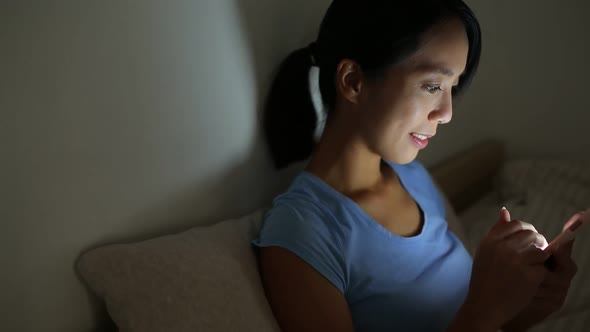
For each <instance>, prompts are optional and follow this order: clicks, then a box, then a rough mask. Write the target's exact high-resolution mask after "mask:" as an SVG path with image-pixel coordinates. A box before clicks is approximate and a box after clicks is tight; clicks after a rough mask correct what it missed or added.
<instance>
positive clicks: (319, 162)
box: [306, 114, 395, 195]
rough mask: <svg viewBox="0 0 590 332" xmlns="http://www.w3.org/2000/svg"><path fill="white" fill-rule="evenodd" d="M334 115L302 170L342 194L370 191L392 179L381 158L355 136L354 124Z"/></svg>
mask: <svg viewBox="0 0 590 332" xmlns="http://www.w3.org/2000/svg"><path fill="white" fill-rule="evenodd" d="M350 122H351V121H345V119H341V118H339V117H338V116H337V115H336V114H334V115H332V116H331V117H330V118H329V120H328V122H327V123H326V128H325V130H324V133H323V135H322V138H321V140H320V142H318V144H317V145H316V147H315V149H314V152H313V153H312V156H311V160H310V161H309V163H308V165H307V167H306V171H308V172H310V173H313V174H314V175H316V176H318V177H319V178H320V179H322V180H323V181H324V182H326V183H327V184H329V185H330V186H331V187H333V188H334V189H336V190H338V191H340V192H342V193H344V194H345V195H354V194H355V193H359V192H363V191H367V190H372V189H374V188H377V187H378V186H380V185H381V184H383V183H384V182H385V181H386V180H390V179H391V178H392V176H393V177H395V173H394V172H393V170H391V168H390V167H389V166H387V167H383V163H382V159H381V156H380V155H378V154H376V153H374V152H372V151H370V150H369V148H368V147H367V146H366V143H364V142H363V140H362V139H361V137H359V135H358V129H356V128H354V127H357V124H352V123H350Z"/></svg>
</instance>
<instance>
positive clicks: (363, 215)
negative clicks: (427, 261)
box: [301, 162, 430, 244]
mask: <svg viewBox="0 0 590 332" xmlns="http://www.w3.org/2000/svg"><path fill="white" fill-rule="evenodd" d="M386 163H387V164H388V165H389V166H390V167H391V168H393V170H394V171H395V172H396V174H397V177H398V179H399V182H400V184H401V185H402V187H403V188H404V189H405V190H406V191H407V192H408V194H409V195H410V197H411V198H412V200H413V201H414V203H415V204H416V205H417V206H418V209H419V210H420V211H422V213H421V214H422V229H421V230H420V233H419V234H417V235H414V236H410V237H405V236H401V235H398V234H395V233H393V232H392V231H390V230H388V229H387V228H385V227H383V225H381V224H380V223H379V222H377V220H375V219H373V218H372V217H371V216H370V215H369V214H368V213H367V212H365V210H363V209H362V208H361V207H360V206H359V205H358V204H357V203H356V202H355V201H354V200H352V199H350V198H349V197H348V196H346V195H344V194H342V193H341V192H339V191H338V190H336V189H334V188H333V187H332V186H330V185H329V184H327V183H326V182H324V180H322V179H320V178H319V177H317V176H316V175H314V174H312V173H310V172H307V171H303V172H302V174H301V175H303V176H304V177H306V178H308V179H310V180H311V181H312V182H314V183H315V184H316V185H317V186H318V187H319V189H320V190H322V191H324V192H326V193H327V194H329V195H331V196H333V197H334V198H336V199H337V200H338V201H340V202H344V203H345V204H346V206H347V207H349V208H350V209H351V210H352V211H353V212H354V214H355V215H357V216H359V219H361V220H362V222H363V223H364V224H366V225H368V227H371V228H372V229H374V230H375V231H377V232H378V233H380V234H382V235H384V236H386V237H387V238H390V239H392V240H395V241H398V242H400V243H407V244H411V243H415V242H419V241H423V239H424V238H425V237H426V234H427V233H428V231H429V230H430V213H429V211H427V210H426V209H424V204H423V202H421V201H420V200H419V199H418V197H420V198H421V195H417V193H416V192H415V191H414V189H413V188H412V186H409V185H408V184H409V183H408V182H407V181H409V180H408V179H405V177H406V176H407V174H405V173H406V172H407V169H405V166H404V165H397V164H394V163H391V162H386Z"/></svg>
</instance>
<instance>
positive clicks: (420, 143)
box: [410, 133, 433, 149]
mask: <svg viewBox="0 0 590 332" xmlns="http://www.w3.org/2000/svg"><path fill="white" fill-rule="evenodd" d="M432 136H433V135H426V134H419V133H411V134H410V138H411V139H412V141H413V142H414V144H415V145H416V146H417V147H418V149H424V148H426V147H427V146H428V139H429V138H430V137H432Z"/></svg>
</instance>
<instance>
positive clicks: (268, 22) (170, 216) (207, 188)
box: [84, 0, 329, 331]
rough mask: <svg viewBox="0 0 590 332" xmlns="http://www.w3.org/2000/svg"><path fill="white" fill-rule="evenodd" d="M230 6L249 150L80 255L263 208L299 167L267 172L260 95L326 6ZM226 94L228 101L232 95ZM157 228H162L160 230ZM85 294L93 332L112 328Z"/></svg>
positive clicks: (309, 35) (268, 1) (268, 0)
mask: <svg viewBox="0 0 590 332" xmlns="http://www.w3.org/2000/svg"><path fill="white" fill-rule="evenodd" d="M234 5H235V11H236V18H237V19H238V20H239V27H240V28H241V32H242V34H243V36H242V37H243V39H244V40H245V41H244V43H243V44H244V46H245V47H247V50H246V53H249V54H250V62H251V65H252V66H253V68H252V70H250V71H249V72H250V73H251V74H252V75H253V76H254V77H252V78H251V79H250V81H251V82H253V83H254V84H255V85H256V86H255V87H250V88H249V89H248V90H249V91H252V92H253V93H255V96H250V97H251V98H250V99H249V100H252V101H253V102H254V103H255V105H244V108H243V109H234V110H232V112H246V111H248V109H255V110H256V112H255V116H256V118H257V119H256V120H257V121H255V137H254V140H253V142H252V144H250V150H249V151H247V152H244V153H240V156H241V157H240V158H236V159H235V160H234V161H233V162H232V163H228V164H225V165H224V167H223V169H221V170H218V171H217V172H216V173H215V175H212V176H208V177H206V179H205V180H203V181H199V183H189V184H187V185H186V186H185V187H184V188H179V189H178V188H177V190H176V191H175V192H174V193H172V194H170V195H168V196H166V197H164V199H162V200H161V201H160V202H159V203H156V204H151V205H150V208H149V209H147V210H145V209H144V210H143V211H141V212H139V213H137V214H136V215H134V216H130V217H125V218H124V220H123V218H121V219H122V220H120V224H123V225H130V228H128V229H126V230H124V231H123V232H121V230H120V229H118V230H113V231H112V233H108V232H109V231H108V230H105V231H106V232H105V233H103V234H102V236H101V237H100V238H99V239H98V240H97V241H96V242H95V243H94V244H93V245H92V246H91V247H88V248H85V250H84V251H86V250H89V249H91V248H94V247H98V246H101V245H105V244H109V243H123V242H135V241H139V240H144V239H148V238H152V237H156V236H161V235H163V234H164V233H176V232H179V231H183V230H186V229H188V228H190V227H192V226H194V225H196V224H198V225H207V224H212V223H215V222H217V221H220V220H223V219H227V218H232V217H237V216H238V215H242V214H245V213H248V212H250V211H252V210H254V209H257V208H260V207H264V206H269V205H270V203H271V198H272V197H273V196H275V195H276V194H278V193H279V192H281V191H283V190H284V189H285V188H286V186H287V185H288V184H289V182H290V181H291V179H292V178H293V176H294V175H295V174H296V173H297V172H299V171H300V169H301V166H302V165H301V164H299V165H294V166H292V167H290V168H288V169H286V170H284V171H280V172H277V171H274V170H273V169H272V165H271V162H270V159H269V156H268V153H267V147H266V144H265V142H264V139H263V136H262V132H261V128H260V127H261V126H260V123H261V121H260V120H261V118H262V114H263V105H264V100H265V98H266V94H267V93H268V90H269V87H270V83H271V82H272V78H273V76H274V73H275V71H276V69H277V67H278V65H279V63H280V61H282V60H283V59H284V58H285V57H286V56H287V55H288V54H289V53H290V52H291V51H293V50H295V49H296V48H300V47H304V46H306V45H307V44H308V43H310V42H311V41H312V40H314V39H315V37H316V33H317V29H318V26H319V22H320V20H321V17H322V15H323V13H324V12H325V9H326V8H327V6H328V5H329V1H315V2H314V3H313V4H308V5H306V6H302V5H301V3H298V2H293V1H289V0H280V1H277V0H263V1H260V0H258V1H256V0H239V1H238V0H236V1H235V3H234ZM145 56H146V57H147V56H149V54H145ZM245 62H246V63H247V62H248V61H245ZM220 65H221V66H223V64H220ZM228 86H232V87H235V85H229V84H228ZM228 93H229V95H232V91H228ZM238 125H239V124H238ZM235 126H236V124H228V127H227V128H219V130H232V127H235ZM209 144H211V145H214V144H215V141H214V140H211V141H210V143H209ZM196 152H197V153H198V152H199V151H196ZM114 222H115V223H117V221H114ZM163 225H166V226H164V227H162V226H163ZM137 230H141V231H140V232H137ZM121 234H123V235H121ZM88 294H89V299H90V302H91V306H92V307H93V309H94V312H95V319H96V322H97V323H98V325H97V327H98V328H97V331H105V330H112V328H113V323H112V322H111V321H110V320H109V319H108V315H107V312H106V309H105V307H104V305H103V304H100V302H99V301H98V299H97V298H96V297H95V296H94V295H93V294H90V293H88Z"/></svg>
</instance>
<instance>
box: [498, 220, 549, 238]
mask: <svg viewBox="0 0 590 332" xmlns="http://www.w3.org/2000/svg"><path fill="white" fill-rule="evenodd" d="M525 230H529V231H533V232H535V233H538V232H537V229H536V228H535V227H534V226H533V225H531V224H529V223H526V222H524V221H521V220H513V221H511V222H505V223H498V224H496V225H495V226H494V227H493V228H492V236H493V237H494V238H495V239H497V240H502V239H505V238H507V237H509V236H511V235H513V234H514V233H517V232H519V231H525Z"/></svg>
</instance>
